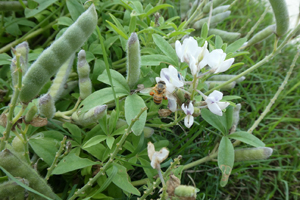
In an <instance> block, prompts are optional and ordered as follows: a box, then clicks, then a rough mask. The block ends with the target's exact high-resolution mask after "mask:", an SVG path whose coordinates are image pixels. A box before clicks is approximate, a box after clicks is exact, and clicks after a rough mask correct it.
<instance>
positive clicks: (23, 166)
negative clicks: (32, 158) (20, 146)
mask: <svg viewBox="0 0 300 200" xmlns="http://www.w3.org/2000/svg"><path fill="white" fill-rule="evenodd" d="M0 165H1V166H2V167H3V168H4V169H5V170H7V171H8V172H9V173H10V174H11V175H13V176H14V177H21V178H24V179H26V180H28V182H29V185H30V187H31V188H32V189H34V190H36V191H38V192H39V193H41V194H44V195H45V196H47V197H50V198H52V199H56V195H55V194H54V193H53V191H52V189H51V188H50V187H49V186H48V185H47V183H46V181H45V180H44V179H43V178H42V177H40V175H39V174H38V173H37V172H36V171H35V170H34V169H33V168H32V167H31V166H30V165H28V164H27V163H26V162H24V161H22V160H20V159H19V158H18V157H17V156H16V155H14V154H13V153H12V152H11V151H9V150H8V149H5V150H3V151H2V152H1V153H0ZM32 195H33V196H34V197H35V199H44V198H42V197H40V196H38V195H36V194H32Z"/></svg>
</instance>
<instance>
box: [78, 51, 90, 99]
mask: <svg viewBox="0 0 300 200" xmlns="http://www.w3.org/2000/svg"><path fill="white" fill-rule="evenodd" d="M77 71H78V77H79V92H80V98H81V99H85V98H86V97H88V96H89V95H90V94H91V93H92V82H91V79H90V77H89V75H90V65H89V64H88V63H87V61H86V55H85V51H84V50H80V51H79V53H78V63H77Z"/></svg>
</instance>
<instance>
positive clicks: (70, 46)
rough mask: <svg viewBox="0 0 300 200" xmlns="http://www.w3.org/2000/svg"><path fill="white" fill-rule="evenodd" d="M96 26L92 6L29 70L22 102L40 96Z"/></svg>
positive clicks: (26, 75)
mask: <svg viewBox="0 0 300 200" xmlns="http://www.w3.org/2000/svg"><path fill="white" fill-rule="evenodd" d="M96 25H97V13H96V9H95V6H94V5H91V6H90V7H89V9H88V10H86V11H85V12H84V13H82V14H81V15H80V16H79V17H78V18H77V20H76V21H75V22H74V23H73V24H72V25H71V26H70V27H69V28H68V29H67V30H66V31H65V32H64V34H63V35H62V36H60V38H59V39H57V40H56V41H54V42H53V43H52V45H51V46H50V47H49V48H47V49H46V50H44V51H43V53H42V54H41V55H40V56H39V57H38V59H37V60H36V61H35V62H34V63H33V64H32V66H31V67H30V68H29V70H28V72H27V73H26V74H25V76H24V78H23V84H24V86H23V87H22V89H21V92H20V100H21V102H24V103H28V102H29V101H31V100H32V99H33V98H35V97H36V96H37V95H38V94H39V92H40V90H41V88H42V87H43V86H44V85H45V83H46V82H47V81H48V80H49V79H50V77H51V76H53V75H54V74H55V73H56V72H57V70H58V69H59V67H60V66H61V65H62V64H63V63H65V62H66V61H67V60H68V59H69V58H70V56H71V55H72V54H74V53H75V51H77V49H79V48H80V47H81V46H82V45H83V43H84V42H85V41H86V40H87V39H88V38H89V36H90V35H91V34H92V33H93V31H94V29H95V27H96Z"/></svg>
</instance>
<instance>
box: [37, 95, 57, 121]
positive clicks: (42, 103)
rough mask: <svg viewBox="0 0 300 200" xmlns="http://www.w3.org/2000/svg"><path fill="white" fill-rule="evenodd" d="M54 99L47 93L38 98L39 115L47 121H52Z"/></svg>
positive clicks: (54, 109) (54, 110)
mask: <svg viewBox="0 0 300 200" xmlns="http://www.w3.org/2000/svg"><path fill="white" fill-rule="evenodd" d="M54 103H55V102H54V99H53V98H52V97H51V95H50V94H49V93H47V94H45V95H43V96H41V97H40V98H39V113H40V115H42V116H44V117H46V118H47V119H52V118H53V117H54V114H55V112H56V108H55V104H54Z"/></svg>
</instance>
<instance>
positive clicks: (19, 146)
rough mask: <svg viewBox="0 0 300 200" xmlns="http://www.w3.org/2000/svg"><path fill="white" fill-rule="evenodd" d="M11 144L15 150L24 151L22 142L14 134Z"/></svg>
mask: <svg viewBox="0 0 300 200" xmlns="http://www.w3.org/2000/svg"><path fill="white" fill-rule="evenodd" d="M11 145H12V147H13V149H14V150H15V151H16V152H23V153H24V152H25V149H24V143H23V141H22V140H20V138H19V137H17V136H15V138H14V139H13V141H12V143H11Z"/></svg>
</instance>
